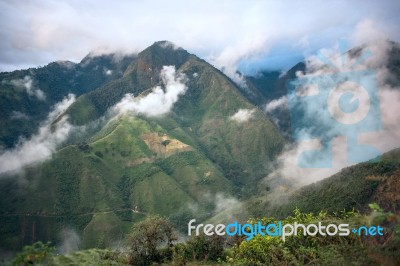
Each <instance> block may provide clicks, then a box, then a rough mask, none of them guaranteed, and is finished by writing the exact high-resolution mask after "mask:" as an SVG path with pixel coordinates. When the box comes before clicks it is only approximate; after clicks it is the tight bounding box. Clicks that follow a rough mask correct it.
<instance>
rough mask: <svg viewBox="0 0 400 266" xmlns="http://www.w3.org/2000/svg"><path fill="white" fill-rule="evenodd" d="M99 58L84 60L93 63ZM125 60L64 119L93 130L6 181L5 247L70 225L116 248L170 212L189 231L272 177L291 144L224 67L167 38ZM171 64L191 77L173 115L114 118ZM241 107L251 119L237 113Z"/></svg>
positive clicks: (1, 187)
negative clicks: (150, 219)
mask: <svg viewBox="0 0 400 266" xmlns="http://www.w3.org/2000/svg"><path fill="white" fill-rule="evenodd" d="M87 60H89V59H87ZM97 60H100V61H101V60H102V59H101V57H100V58H98V57H95V58H91V60H89V61H88V62H86V59H84V60H82V62H81V64H82V65H84V66H85V67H89V66H90V65H91V64H93V67H94V68H95V66H98V65H100V63H101V62H100V63H99V62H97ZM103 64H105V63H103ZM124 65H125V66H126V67H125V68H124V67H120V69H124V71H123V73H120V74H118V75H117V74H116V76H112V75H111V77H110V80H108V81H106V82H100V83H98V84H97V87H96V88H93V89H91V90H90V91H89V92H87V93H83V92H82V93H81V94H80V95H81V96H79V98H78V99H77V101H76V102H75V103H74V104H72V105H71V106H70V108H69V109H68V110H67V111H66V112H65V114H64V115H62V117H63V116H68V117H69V119H70V121H71V123H73V124H74V125H88V123H90V122H93V123H95V124H96V123H97V124H98V126H96V127H95V129H92V130H87V131H86V132H85V133H84V134H81V135H79V134H78V136H74V138H73V139H70V140H68V141H67V142H66V143H65V144H64V145H63V147H62V148H60V149H59V150H58V151H57V152H56V153H55V154H54V156H53V158H52V159H51V160H48V161H46V162H44V163H42V164H39V165H37V166H29V167H26V168H25V169H24V173H23V174H19V175H17V176H13V177H11V178H3V179H0V193H2V195H3V196H2V198H1V200H0V210H1V213H0V225H1V232H0V234H1V235H2V238H1V240H0V246H2V247H7V248H11V249H12V248H14V249H15V248H18V247H19V246H20V245H23V244H29V243H31V242H32V241H34V240H42V241H47V240H52V241H55V242H57V243H59V242H61V241H62V240H63V238H64V236H63V234H62V233H61V232H62V231H63V230H64V229H65V228H67V229H73V230H75V231H76V232H77V233H78V235H79V236H81V238H82V244H83V246H84V247H104V246H109V245H111V244H112V243H113V241H118V239H120V238H121V237H122V236H123V235H124V234H126V232H127V231H128V230H129V228H130V227H131V226H132V224H133V223H135V222H137V221H139V220H141V219H143V218H144V217H146V216H147V215H149V214H161V215H165V216H168V217H170V219H171V220H172V221H173V222H174V223H175V224H176V225H177V226H178V228H179V227H181V228H182V229H184V228H185V227H184V226H185V224H184V223H185V222H186V221H187V220H189V219H191V218H197V219H198V220H203V219H206V218H208V217H210V216H212V215H214V214H215V213H214V211H215V205H216V203H215V201H216V197H217V195H219V197H220V198H223V197H231V196H232V195H235V196H237V197H246V196H247V195H249V194H250V193H251V191H253V189H254V187H255V186H256V185H257V183H256V182H255V181H257V180H259V179H260V178H262V177H263V176H265V174H267V173H268V170H269V167H270V165H271V163H272V161H273V159H274V158H275V156H276V155H277V154H278V153H279V152H280V150H281V149H282V147H283V144H284V143H285V140H284V138H283V137H282V136H281V134H280V133H279V131H278V129H277V128H276V127H275V126H274V125H273V124H272V123H271V121H270V120H269V119H268V117H267V116H266V115H265V114H264V113H263V112H262V111H261V110H259V109H258V108H257V107H255V106H254V105H252V104H251V103H250V102H249V101H248V100H247V99H246V98H245V97H244V96H243V95H242V94H241V92H240V91H239V90H238V87H237V86H236V85H235V84H234V83H233V82H232V81H231V80H230V79H229V78H227V77H226V76H225V75H223V74H222V73H221V72H220V71H218V70H216V69H215V68H214V67H212V66H211V65H209V64H208V63H206V62H205V61H203V60H201V59H199V58H197V57H196V56H194V55H191V54H189V53H188V52H186V51H185V50H183V49H182V48H176V47H174V46H172V45H171V44H170V43H168V42H158V43H155V44H154V45H152V46H151V47H149V48H147V49H146V50H144V51H143V52H141V53H139V54H138V55H137V57H135V59H134V60H131V62H130V63H129V64H126V63H124ZM166 65H173V66H175V68H176V69H177V71H178V72H180V73H184V74H185V75H186V81H185V82H186V86H187V91H186V93H185V94H184V95H182V96H180V98H179V100H178V102H177V103H176V104H175V105H174V107H173V109H172V111H171V112H169V113H168V114H165V115H163V116H161V117H147V116H145V115H133V114H129V113H127V114H125V115H119V116H113V115H111V114H110V112H109V108H110V107H112V106H114V105H115V104H116V103H117V102H119V101H120V100H121V99H122V97H123V96H124V95H125V94H126V93H132V94H134V95H135V96H144V95H146V94H147V93H149V92H150V91H151V89H152V88H153V87H154V86H156V85H160V86H162V83H161V80H160V71H161V69H162V67H163V66H166ZM89 69H92V67H89ZM89 72H90V71H89ZM241 109H242V110H247V111H248V112H249V114H250V115H249V117H248V118H247V119H245V120H243V121H242V120H240V121H239V120H235V119H232V117H233V115H235V114H237V113H238V111H239V110H241ZM60 119H61V117H59V118H58V119H56V121H54V122H53V124H55V123H58V121H60Z"/></svg>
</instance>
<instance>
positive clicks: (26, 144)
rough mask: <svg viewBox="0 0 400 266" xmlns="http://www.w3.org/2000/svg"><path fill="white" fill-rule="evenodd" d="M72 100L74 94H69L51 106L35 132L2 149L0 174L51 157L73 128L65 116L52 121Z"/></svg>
mask: <svg viewBox="0 0 400 266" xmlns="http://www.w3.org/2000/svg"><path fill="white" fill-rule="evenodd" d="M74 102H75V95H73V94H69V95H68V96H67V97H65V98H64V99H63V100H62V101H60V102H58V103H56V104H55V105H54V106H53V107H52V108H51V111H50V113H49V114H48V116H47V119H46V120H45V121H44V122H42V124H41V125H40V127H39V129H38V131H37V133H36V134H34V135H32V136H31V137H30V138H28V139H24V138H21V139H20V140H19V142H18V143H17V144H16V146H15V147H14V148H12V149H9V150H5V151H3V152H2V153H1V154H0V174H4V173H12V174H14V173H18V172H20V171H21V170H22V169H23V168H24V167H25V166H28V165H33V164H37V163H40V162H43V161H45V160H47V159H49V158H51V156H52V154H53V153H54V152H55V151H56V148H57V146H58V145H60V144H61V143H62V142H64V141H65V140H66V139H67V137H68V136H69V134H70V133H71V131H72V129H73V126H72V125H71V124H70V123H69V122H68V117H67V116H64V117H62V118H61V119H60V120H59V121H58V122H57V123H55V124H53V122H54V121H55V120H56V119H57V118H58V117H59V116H60V115H61V114H63V113H64V112H65V110H66V109H67V108H68V107H69V106H70V105H71V104H72V103H74Z"/></svg>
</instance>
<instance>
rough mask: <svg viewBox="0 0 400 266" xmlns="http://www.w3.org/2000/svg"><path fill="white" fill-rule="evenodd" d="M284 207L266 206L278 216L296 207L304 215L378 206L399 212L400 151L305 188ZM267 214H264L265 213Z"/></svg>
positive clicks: (294, 193) (286, 213) (284, 204)
mask: <svg viewBox="0 0 400 266" xmlns="http://www.w3.org/2000/svg"><path fill="white" fill-rule="evenodd" d="M281 202H283V204H278V205H277V204H274V205H270V206H268V205H269V204H267V206H264V210H269V213H271V214H273V215H277V216H285V215H289V214H290V212H291V211H292V210H293V209H295V208H296V207H297V208H299V209H300V210H301V211H305V212H314V213H318V212H319V211H321V210H325V211H328V212H331V213H332V212H339V211H342V210H352V209H356V210H358V211H361V212H364V211H367V210H369V208H368V204H369V203H372V202H375V203H378V204H379V206H381V207H382V208H384V209H385V210H386V211H392V212H399V211H400V149H395V150H392V151H390V152H388V153H386V154H384V155H383V156H382V158H381V159H380V160H378V161H370V162H365V163H360V164H357V165H355V166H351V167H348V168H344V169H342V170H341V171H340V172H339V173H337V174H335V175H333V176H331V177H329V178H327V179H324V180H322V181H319V182H317V183H313V184H311V185H308V186H305V187H302V188H300V189H298V190H296V191H294V192H292V193H291V195H289V196H288V198H287V197H285V198H284V199H282V201H281ZM264 212H265V211H264Z"/></svg>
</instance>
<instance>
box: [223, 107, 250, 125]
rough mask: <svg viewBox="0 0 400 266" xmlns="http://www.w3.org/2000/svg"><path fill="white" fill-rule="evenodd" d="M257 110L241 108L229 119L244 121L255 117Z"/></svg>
mask: <svg viewBox="0 0 400 266" xmlns="http://www.w3.org/2000/svg"><path fill="white" fill-rule="evenodd" d="M254 112H255V110H254V109H239V110H238V111H237V112H236V113H235V114H234V115H232V116H231V117H230V118H229V119H231V120H233V121H236V122H238V123H243V122H246V121H248V120H249V119H250V118H252V117H253V115H254Z"/></svg>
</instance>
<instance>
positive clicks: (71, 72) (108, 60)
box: [0, 54, 135, 148]
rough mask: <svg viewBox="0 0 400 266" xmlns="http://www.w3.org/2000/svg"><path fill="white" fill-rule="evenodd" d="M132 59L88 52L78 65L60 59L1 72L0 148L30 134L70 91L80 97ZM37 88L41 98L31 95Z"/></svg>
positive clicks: (130, 57)
mask: <svg viewBox="0 0 400 266" xmlns="http://www.w3.org/2000/svg"><path fill="white" fill-rule="evenodd" d="M134 58H135V57H134V56H124V57H123V58H118V55H116V54H110V55H101V56H96V55H94V54H89V55H88V56H86V57H85V58H84V59H83V60H82V61H81V62H80V63H79V64H75V63H72V62H68V61H59V62H53V63H50V64H48V65H47V66H44V67H39V68H30V69H28V70H17V71H13V72H6V73H0V114H1V115H0V124H1V125H2V126H1V128H0V147H1V146H4V147H6V148H10V147H12V146H14V145H15V143H16V142H17V140H18V138H19V137H20V136H22V137H29V136H31V135H32V134H33V133H34V132H35V131H36V130H37V128H38V126H39V123H40V122H41V121H43V120H44V119H45V118H46V115H47V113H48V112H49V109H50V107H51V106H53V105H54V104H55V103H56V102H59V101H60V100H62V98H63V97H65V96H66V95H68V94H69V93H73V94H75V95H77V96H79V95H82V94H84V93H87V92H89V91H91V90H93V89H95V88H97V87H99V86H101V85H103V84H106V83H108V82H110V81H112V80H114V79H116V78H118V77H121V76H122V75H123V73H124V71H125V69H126V68H127V66H128V64H129V63H131V62H132V61H134ZM27 87H29V89H28V88H27ZM28 90H30V94H29V93H28ZM37 90H40V91H41V92H42V93H43V95H44V97H43V98H40V97H39V98H38V97H37V95H35V94H34V92H35V91H37Z"/></svg>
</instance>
